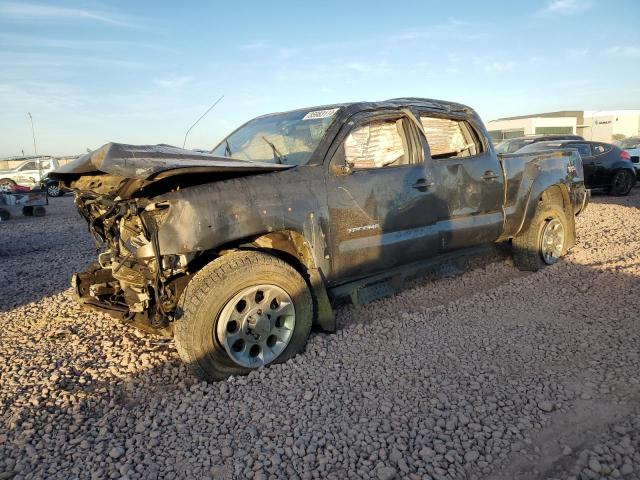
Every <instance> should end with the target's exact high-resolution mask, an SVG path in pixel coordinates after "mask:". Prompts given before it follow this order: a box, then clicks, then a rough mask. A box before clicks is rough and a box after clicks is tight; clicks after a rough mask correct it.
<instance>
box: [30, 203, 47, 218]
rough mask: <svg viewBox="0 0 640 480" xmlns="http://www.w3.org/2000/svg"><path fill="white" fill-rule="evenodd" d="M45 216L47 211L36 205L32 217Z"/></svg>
mask: <svg viewBox="0 0 640 480" xmlns="http://www.w3.org/2000/svg"><path fill="white" fill-rule="evenodd" d="M46 214H47V210H46V209H45V208H44V207H43V206H41V205H38V206H36V207H33V216H34V217H44V216H45V215H46Z"/></svg>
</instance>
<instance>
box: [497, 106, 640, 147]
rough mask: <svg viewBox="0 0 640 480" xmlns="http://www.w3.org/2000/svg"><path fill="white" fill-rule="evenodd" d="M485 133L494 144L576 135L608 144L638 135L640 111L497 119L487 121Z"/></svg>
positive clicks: (563, 112)
mask: <svg viewBox="0 0 640 480" xmlns="http://www.w3.org/2000/svg"><path fill="white" fill-rule="evenodd" d="M487 130H489V133H490V134H491V137H492V138H493V140H494V141H495V142H500V141H502V140H504V139H507V138H513V137H521V136H525V135H541V134H552V133H564V134H576V135H582V136H583V137H584V138H585V139H587V140H597V141H600V142H611V141H612V140H615V139H616V138H619V137H620V136H624V137H631V136H636V135H639V134H640V110H586V111H582V110H566V111H560V112H549V113H540V114H536V115H523V116H519V117H508V118H499V119H497V120H491V121H490V122H488V123H487ZM614 136H616V137H615V138H614Z"/></svg>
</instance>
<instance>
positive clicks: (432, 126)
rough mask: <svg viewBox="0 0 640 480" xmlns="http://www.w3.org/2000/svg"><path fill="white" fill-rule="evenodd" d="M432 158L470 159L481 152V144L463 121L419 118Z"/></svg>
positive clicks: (427, 117)
mask: <svg viewBox="0 0 640 480" xmlns="http://www.w3.org/2000/svg"><path fill="white" fill-rule="evenodd" d="M420 122H421V123H422V128H424V132H425V134H426V136H427V143H429V149H430V150H431V157H432V158H436V159H438V158H459V157H472V156H474V155H478V154H480V153H482V152H483V148H482V143H481V142H480V140H479V139H478V135H477V134H476V132H474V130H473V128H472V127H471V125H469V123H467V122H465V121H463V120H454V119H450V118H439V117H429V116H423V115H421V116H420Z"/></svg>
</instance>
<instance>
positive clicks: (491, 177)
mask: <svg viewBox="0 0 640 480" xmlns="http://www.w3.org/2000/svg"><path fill="white" fill-rule="evenodd" d="M480 178H481V179H482V180H486V181H487V182H490V181H491V180H495V179H496V178H498V174H497V173H496V172H493V171H491V170H487V171H486V172H484V175H482V176H481V177H480Z"/></svg>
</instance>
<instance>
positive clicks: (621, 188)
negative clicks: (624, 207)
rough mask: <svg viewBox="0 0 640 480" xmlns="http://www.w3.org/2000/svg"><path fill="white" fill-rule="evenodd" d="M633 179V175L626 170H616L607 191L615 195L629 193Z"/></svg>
mask: <svg viewBox="0 0 640 480" xmlns="http://www.w3.org/2000/svg"><path fill="white" fill-rule="evenodd" d="M635 181H636V179H635V176H634V175H633V174H632V173H631V172H629V171H628V170H618V171H617V172H616V173H615V174H614V175H613V179H612V180H611V187H610V189H609V193H610V194H611V195H616V196H624V195H629V192H630V191H631V189H632V188H633V184H634V183H635Z"/></svg>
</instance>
